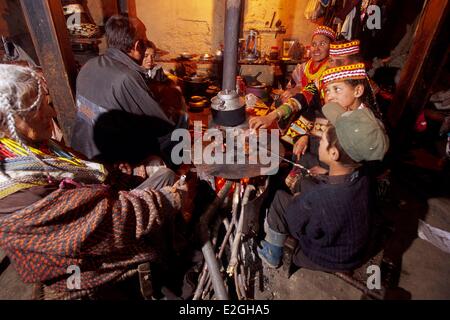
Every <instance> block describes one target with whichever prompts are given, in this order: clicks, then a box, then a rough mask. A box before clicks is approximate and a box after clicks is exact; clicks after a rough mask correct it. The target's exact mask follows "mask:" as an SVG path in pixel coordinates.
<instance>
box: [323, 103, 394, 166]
mask: <svg viewBox="0 0 450 320" xmlns="http://www.w3.org/2000/svg"><path fill="white" fill-rule="evenodd" d="M322 111H323V113H324V114H325V116H326V117H327V119H328V120H329V121H330V122H331V123H332V125H333V127H332V128H331V129H329V130H328V131H327V132H326V134H324V136H325V137H323V139H326V141H324V142H321V144H322V143H323V144H327V143H328V144H330V145H331V147H333V146H335V145H336V143H338V146H339V148H337V147H336V150H333V151H334V153H331V154H328V153H324V147H325V146H323V147H321V148H322V149H320V148H319V158H320V159H321V161H323V162H325V163H327V164H329V162H330V161H338V162H340V163H341V164H347V165H352V162H353V164H356V163H359V162H362V161H373V160H382V159H383V158H384V155H385V154H386V152H387V150H388V149H389V138H388V137H387V135H386V132H385V130H384V127H383V125H382V124H381V122H380V121H379V120H378V119H376V118H375V116H374V114H373V113H372V111H371V110H369V109H368V108H364V109H358V110H354V111H347V112H345V111H344V110H343V109H342V107H341V106H340V105H339V104H337V103H328V104H326V105H325V106H324V107H323V109H322ZM334 133H335V134H334ZM335 141H336V142H335ZM331 147H330V150H331ZM345 155H346V156H348V157H346V156H345ZM350 160H351V161H350Z"/></svg>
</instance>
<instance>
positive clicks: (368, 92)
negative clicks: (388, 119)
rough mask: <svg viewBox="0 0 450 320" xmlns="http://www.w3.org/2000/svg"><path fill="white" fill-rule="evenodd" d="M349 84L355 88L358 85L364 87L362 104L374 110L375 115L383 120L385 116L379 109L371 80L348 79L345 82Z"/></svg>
mask: <svg viewBox="0 0 450 320" xmlns="http://www.w3.org/2000/svg"><path fill="white" fill-rule="evenodd" d="M344 81H345V82H346V83H347V84H349V85H351V86H352V87H353V88H354V87H356V86H357V85H359V84H360V85H362V86H364V93H363V95H362V97H361V98H360V99H361V102H362V103H364V105H365V106H366V107H367V108H369V109H370V110H372V112H373V114H374V115H375V117H377V119H379V120H383V114H382V113H381V111H380V108H379V107H378V104H377V101H376V98H375V94H374V92H373V89H372V86H371V85H370V82H369V80H368V79H367V78H366V79H347V80H344Z"/></svg>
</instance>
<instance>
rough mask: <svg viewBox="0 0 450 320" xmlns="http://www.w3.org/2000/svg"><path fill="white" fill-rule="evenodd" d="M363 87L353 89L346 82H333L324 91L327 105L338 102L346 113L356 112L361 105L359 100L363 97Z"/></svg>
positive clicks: (358, 86)
mask: <svg viewBox="0 0 450 320" xmlns="http://www.w3.org/2000/svg"><path fill="white" fill-rule="evenodd" d="M361 87H362V86H361V85H357V86H356V87H353V86H351V85H350V84H348V83H347V82H345V81H335V82H331V83H329V84H327V85H326V87H325V90H324V94H325V103H329V102H336V103H339V104H340V105H341V107H342V108H344V110H346V111H349V110H355V109H357V108H358V107H359V106H360V105H361V102H360V99H359V98H360V97H361V95H362V92H361ZM362 90H364V88H362Z"/></svg>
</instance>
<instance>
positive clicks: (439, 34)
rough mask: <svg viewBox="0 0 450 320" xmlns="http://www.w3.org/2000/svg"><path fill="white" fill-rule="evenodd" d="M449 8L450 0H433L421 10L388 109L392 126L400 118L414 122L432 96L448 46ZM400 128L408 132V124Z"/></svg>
mask: <svg viewBox="0 0 450 320" xmlns="http://www.w3.org/2000/svg"><path fill="white" fill-rule="evenodd" d="M448 11H449V0H442V1H436V0H430V1H428V2H427V4H426V6H425V8H424V9H423V11H422V16H421V17H420V21H419V23H418V27H417V31H416V35H415V37H414V39H413V41H414V43H413V45H412V48H411V51H410V53H409V56H408V60H407V61H406V64H405V66H404V68H403V70H402V73H401V78H400V82H399V85H398V87H397V91H396V95H395V99H394V102H393V103H392V105H391V106H390V108H389V110H388V120H389V123H390V125H391V126H392V127H393V128H397V127H399V125H400V122H401V123H402V124H403V125H406V126H409V125H411V123H410V122H411V121H413V120H414V117H416V116H417V113H418V112H420V111H421V110H422V109H423V108H424V106H425V104H426V103H427V101H428V100H429V97H430V89H431V87H432V85H433V83H434V82H435V79H436V78H437V76H438V75H439V74H438V73H439V72H438V71H439V70H440V69H441V68H442V65H443V63H445V57H446V54H447V50H448V30H446V29H448V19H449V15H448ZM407 108H411V109H410V110H407ZM405 111H408V114H407V116H408V119H407V120H405V119H402V117H403V118H404V116H405V115H406V114H405V113H406V112H405ZM401 119H402V121H400V120H401ZM406 122H408V123H406ZM398 129H399V132H403V133H405V130H403V129H405V128H401V129H400V128H398ZM406 129H407V128H406ZM400 140H401V139H400Z"/></svg>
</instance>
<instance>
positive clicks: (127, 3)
mask: <svg viewBox="0 0 450 320" xmlns="http://www.w3.org/2000/svg"><path fill="white" fill-rule="evenodd" d="M119 12H120V13H122V14H126V15H128V16H129V17H134V18H136V17H137V12H136V1H135V0H119Z"/></svg>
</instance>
